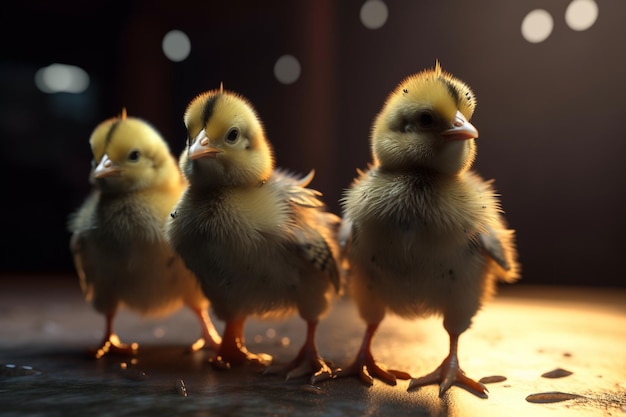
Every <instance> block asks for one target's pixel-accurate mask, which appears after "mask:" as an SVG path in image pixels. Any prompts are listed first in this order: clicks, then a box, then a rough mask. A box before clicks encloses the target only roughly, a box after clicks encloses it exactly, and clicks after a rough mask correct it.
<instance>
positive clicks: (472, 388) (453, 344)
mask: <svg viewBox="0 0 626 417" xmlns="http://www.w3.org/2000/svg"><path fill="white" fill-rule="evenodd" d="M448 334H449V335H450V353H449V354H448V356H447V357H446V358H445V359H444V360H443V362H442V363H441V365H439V367H438V368H437V369H435V370H434V371H433V372H431V373H429V374H428V375H424V376H422V377H420V378H413V379H411V382H410V383H409V388H408V391H411V390H413V389H416V388H418V387H423V386H426V385H432V384H439V397H443V394H445V392H446V391H447V390H448V389H449V388H450V387H451V386H452V385H457V386H459V387H461V388H464V389H466V390H468V391H469V392H471V393H473V394H475V395H477V396H478V397H480V398H487V391H488V390H487V387H485V386H484V385H483V384H481V383H480V382H477V381H474V380H473V379H471V378H469V377H467V376H466V375H465V372H463V370H462V369H461V367H460V366H459V358H458V355H457V351H458V342H459V334H457V333H453V332H450V331H449V330H448Z"/></svg>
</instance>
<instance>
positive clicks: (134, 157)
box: [128, 149, 141, 162]
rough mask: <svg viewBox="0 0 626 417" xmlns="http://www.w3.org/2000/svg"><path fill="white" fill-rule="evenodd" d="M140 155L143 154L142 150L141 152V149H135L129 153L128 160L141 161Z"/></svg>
mask: <svg viewBox="0 0 626 417" xmlns="http://www.w3.org/2000/svg"><path fill="white" fill-rule="evenodd" d="M140 156H141V152H139V150H137V149H133V150H132V151H130V153H129V154H128V160H129V161H131V162H137V161H139V157H140Z"/></svg>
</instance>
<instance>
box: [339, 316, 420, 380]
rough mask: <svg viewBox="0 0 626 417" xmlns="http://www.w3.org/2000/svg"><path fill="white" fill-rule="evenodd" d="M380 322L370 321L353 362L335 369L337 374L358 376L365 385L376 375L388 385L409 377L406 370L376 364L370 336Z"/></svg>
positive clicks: (372, 335)
mask: <svg viewBox="0 0 626 417" xmlns="http://www.w3.org/2000/svg"><path fill="white" fill-rule="evenodd" d="M379 324H380V323H370V324H368V325H367V329H366V330H365V336H364V337H363V342H362V343H361V348H360V349H359V352H358V353H357V356H356V359H355V360H354V362H353V363H352V364H351V365H350V366H348V367H347V368H345V369H339V370H337V376H338V377H342V376H358V377H359V378H360V379H361V381H363V382H364V383H366V384H367V385H373V384H374V378H373V377H376V378H378V379H380V380H382V381H383V382H385V383H387V384H389V385H396V379H411V375H409V374H408V373H406V372H402V371H397V370H393V369H387V368H386V367H385V366H383V365H380V364H378V363H377V362H376V361H375V360H374V356H373V355H372V338H373V337H374V333H376V330H377V329H378V325H379Z"/></svg>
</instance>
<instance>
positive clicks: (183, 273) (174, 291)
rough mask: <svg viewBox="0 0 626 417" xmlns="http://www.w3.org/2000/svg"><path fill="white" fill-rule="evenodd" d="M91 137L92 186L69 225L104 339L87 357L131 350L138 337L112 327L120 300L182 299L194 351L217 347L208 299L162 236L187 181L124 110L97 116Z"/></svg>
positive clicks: (158, 307)
mask: <svg viewBox="0 0 626 417" xmlns="http://www.w3.org/2000/svg"><path fill="white" fill-rule="evenodd" d="M90 144H91V149H92V152H93V157H94V159H93V168H92V170H91V173H90V176H89V181H90V183H91V184H92V186H93V188H92V191H91V193H90V195H89V196H88V197H87V199H86V200H85V202H84V203H83V204H82V205H81V207H80V208H78V210H76V211H75V212H74V213H73V214H72V215H71V216H70V221H69V230H70V232H71V233H72V237H71V241H70V250H71V252H72V254H73V257H74V264H75V267H76V271H77V273H78V276H79V279H80V284H81V288H82V290H83V293H84V294H85V297H86V299H87V300H89V301H91V303H92V304H93V307H94V308H95V309H96V310H97V311H98V312H99V313H102V314H104V316H105V317H106V328H105V333H104V339H103V340H102V343H101V345H100V346H99V347H98V348H96V349H94V350H93V352H92V354H93V356H95V357H97V358H99V357H102V356H103V355H105V354H107V353H117V354H134V353H135V352H136V350H137V347H138V346H137V344H136V343H133V344H130V345H126V344H123V343H120V340H119V338H118V337H117V335H116V334H115V333H114V332H113V320H114V318H115V315H116V312H117V311H118V308H119V307H121V306H123V305H124V306H127V307H129V308H130V309H132V310H135V311H137V312H139V313H142V314H146V315H153V316H163V315H166V314H168V313H171V312H173V311H174V310H177V309H178V308H180V307H181V306H182V305H183V304H185V305H187V306H188V307H189V308H190V309H191V310H192V311H193V312H194V313H195V314H196V315H197V317H198V319H199V320H200V324H201V326H202V337H201V338H200V339H199V340H198V341H197V342H196V343H194V344H193V346H192V350H197V349H200V348H202V347H203V346H204V345H205V344H207V345H208V346H209V347H212V348H215V349H216V348H217V346H218V345H219V343H220V337H219V334H218V333H217V331H216V330H215V328H214V327H213V323H212V322H211V320H210V318H209V315H208V305H209V302H208V300H207V299H206V297H205V296H204V294H203V293H202V290H201V289H200V287H199V285H198V283H197V280H196V278H195V276H194V275H193V273H191V271H189V270H188V269H187V268H186V267H185V265H184V263H183V262H182V260H181V259H180V257H178V256H177V255H176V253H175V252H174V251H173V250H172V248H171V246H170V245H169V244H168V242H167V239H166V236H165V222H166V220H167V218H168V217H169V215H170V212H171V210H172V208H173V207H174V204H175V203H176V201H177V200H178V198H179V197H180V195H181V193H182V192H183V190H184V189H185V188H186V180H185V178H184V177H183V176H182V174H181V172H180V170H179V167H178V163H177V161H176V159H175V158H174V157H173V156H172V155H171V153H170V151H169V148H168V146H167V144H166V142H165V141H164V140H163V139H162V137H161V136H160V135H159V133H157V131H156V130H155V129H154V128H153V127H152V126H150V125H149V124H147V123H146V122H145V121H143V120H140V119H137V118H133V117H127V116H126V111H125V110H124V111H123V112H122V114H121V116H120V117H114V118H110V119H108V120H105V121H103V122H101V123H100V124H99V125H98V126H97V127H96V128H95V130H94V131H93V133H92V135H91V138H90Z"/></svg>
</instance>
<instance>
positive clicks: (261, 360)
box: [212, 320, 272, 369]
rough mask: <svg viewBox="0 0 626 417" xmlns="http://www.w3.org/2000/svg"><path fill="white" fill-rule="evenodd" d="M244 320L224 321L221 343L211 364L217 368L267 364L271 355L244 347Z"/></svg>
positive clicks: (270, 359)
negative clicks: (254, 351) (257, 352)
mask: <svg viewBox="0 0 626 417" xmlns="http://www.w3.org/2000/svg"><path fill="white" fill-rule="evenodd" d="M243 323H244V320H230V321H227V322H226V327H225V328H224V335H223V337H222V343H221V344H220V346H219V348H218V350H217V355H216V357H215V359H214V360H212V364H213V366H214V367H215V368H217V369H230V368H231V367H233V366H241V365H258V366H263V367H265V366H267V365H269V363H270V362H271V361H272V357H271V356H270V355H267V354H265V353H259V354H255V353H251V352H250V351H248V349H247V348H246V344H245V340H244V338H243Z"/></svg>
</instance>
